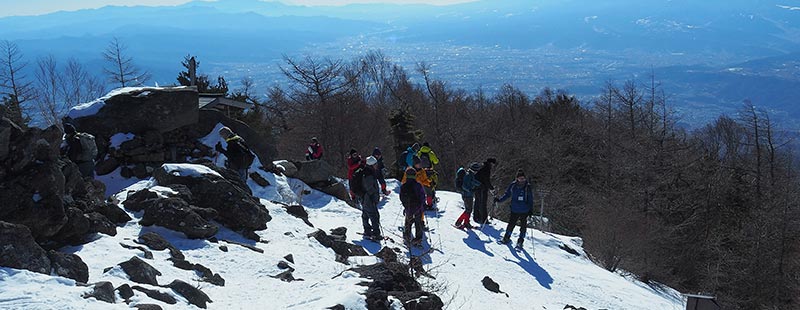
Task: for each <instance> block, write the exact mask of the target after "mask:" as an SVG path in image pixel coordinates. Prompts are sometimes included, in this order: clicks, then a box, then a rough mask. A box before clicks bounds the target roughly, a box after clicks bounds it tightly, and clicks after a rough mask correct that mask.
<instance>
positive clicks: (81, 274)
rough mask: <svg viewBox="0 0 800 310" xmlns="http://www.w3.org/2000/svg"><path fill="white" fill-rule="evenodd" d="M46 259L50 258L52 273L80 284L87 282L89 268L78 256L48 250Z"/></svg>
mask: <svg viewBox="0 0 800 310" xmlns="http://www.w3.org/2000/svg"><path fill="white" fill-rule="evenodd" d="M47 257H48V258H50V262H51V266H52V268H53V273H55V274H57V275H59V276H62V277H65V278H70V279H73V280H75V281H78V282H81V283H86V282H89V267H88V266H86V263H84V262H83V260H82V259H81V258H80V256H78V255H75V254H67V253H61V252H56V251H53V250H50V251H49V252H47Z"/></svg>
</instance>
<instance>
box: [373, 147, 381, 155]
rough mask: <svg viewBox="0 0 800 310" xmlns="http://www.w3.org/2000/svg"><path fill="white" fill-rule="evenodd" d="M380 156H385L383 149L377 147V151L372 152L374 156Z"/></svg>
mask: <svg viewBox="0 0 800 310" xmlns="http://www.w3.org/2000/svg"><path fill="white" fill-rule="evenodd" d="M378 155H383V154H382V153H381V149H380V148H378V147H377V146H376V147H375V149H373V150H372V156H378Z"/></svg>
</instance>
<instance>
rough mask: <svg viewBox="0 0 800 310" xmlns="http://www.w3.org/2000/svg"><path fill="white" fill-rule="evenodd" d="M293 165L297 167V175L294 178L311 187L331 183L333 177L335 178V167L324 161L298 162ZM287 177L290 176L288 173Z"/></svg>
mask: <svg viewBox="0 0 800 310" xmlns="http://www.w3.org/2000/svg"><path fill="white" fill-rule="evenodd" d="M293 164H294V166H295V167H297V173H295V175H294V176H293V177H294V178H297V179H300V180H301V181H303V182H305V183H306V184H309V185H310V184H317V183H326V182H328V183H330V180H331V177H333V166H331V165H330V164H329V163H328V162H326V161H324V160H309V161H298V162H293ZM287 175H289V174H288V172H287Z"/></svg>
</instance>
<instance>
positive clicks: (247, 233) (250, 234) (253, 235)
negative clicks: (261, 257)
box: [242, 229, 261, 242]
mask: <svg viewBox="0 0 800 310" xmlns="http://www.w3.org/2000/svg"><path fill="white" fill-rule="evenodd" d="M242 237H245V238H247V239H250V240H253V241H255V242H259V241H261V236H259V235H258V234H257V233H256V232H255V231H253V230H251V229H245V230H242Z"/></svg>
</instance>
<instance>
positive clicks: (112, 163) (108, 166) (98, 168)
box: [94, 157, 119, 175]
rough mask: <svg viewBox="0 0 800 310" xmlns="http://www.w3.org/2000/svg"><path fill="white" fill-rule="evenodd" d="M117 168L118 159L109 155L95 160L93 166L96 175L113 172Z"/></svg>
mask: <svg viewBox="0 0 800 310" xmlns="http://www.w3.org/2000/svg"><path fill="white" fill-rule="evenodd" d="M117 168H119V161H118V160H117V159H116V158H114V157H110V158H106V159H104V160H101V161H99V162H97V163H96V164H95V166H94V172H95V173H97V175H106V174H109V173H112V172H114V170H117Z"/></svg>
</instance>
